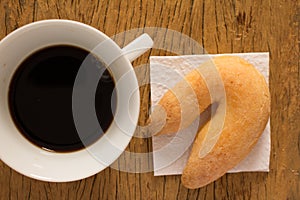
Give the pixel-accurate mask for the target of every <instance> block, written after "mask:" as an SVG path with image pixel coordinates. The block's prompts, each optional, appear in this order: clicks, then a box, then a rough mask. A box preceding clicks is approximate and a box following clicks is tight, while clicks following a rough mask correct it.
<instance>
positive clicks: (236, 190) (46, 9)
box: [0, 0, 300, 200]
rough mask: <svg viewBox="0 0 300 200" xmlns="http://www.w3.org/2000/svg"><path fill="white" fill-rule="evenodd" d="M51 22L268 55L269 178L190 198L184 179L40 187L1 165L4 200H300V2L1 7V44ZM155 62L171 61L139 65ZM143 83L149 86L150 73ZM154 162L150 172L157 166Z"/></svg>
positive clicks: (250, 178)
mask: <svg viewBox="0 0 300 200" xmlns="http://www.w3.org/2000/svg"><path fill="white" fill-rule="evenodd" d="M51 18H60V19H71V20H76V21H80V22H83V23H86V24H89V25H91V26H93V27H95V28H97V29H99V30H101V31H103V32H104V33H106V34H107V35H109V36H112V35H114V34H116V33H119V32H123V31H125V30H130V29H133V28H142V27H164V28H168V29H173V30H176V31H178V32H180V33H183V34H186V35H188V36H190V37H192V38H193V39H195V40H196V41H197V42H199V43H200V44H201V45H203V47H204V48H205V49H206V51H207V52H208V53H228V52H229V53H230V52H261V51H269V52H270V90H271V99H272V103H271V104H272V105H271V106H272V107H271V130H272V135H271V137H272V152H271V163H270V164H271V165H270V173H238V174H227V175H225V176H223V177H222V178H220V179H219V180H217V181H215V182H214V183H212V184H210V185H208V186H206V187H204V188H201V189H198V190H188V189H186V188H184V187H183V186H182V185H181V183H180V176H165V177H154V176H153V173H151V172H149V173H140V174H135V173H126V172H121V171H118V170H115V169H112V168H107V169H106V170H104V171H102V172H100V173H99V174H97V175H95V176H93V177H90V178H87V179H84V180H81V181H76V182H71V183H47V182H40V181H36V180H32V179H30V178H27V177H25V176H22V175H20V174H18V173H16V172H15V171H14V170H12V169H10V168H9V167H7V166H6V165H5V164H4V163H3V162H1V161H0V199H122V200H123V199H168V200H169V199H180V200H181V199H276V200H277V199H299V198H300V175H299V174H300V125H299V124H300V117H299V116H300V103H299V102H300V94H299V93H300V87H299V86H300V60H299V57H300V31H299V26H300V25H299V23H300V1H298V0H289V1H285V0H270V1H263V0H228V1H225V0H219V1H218V0H191V1H183V0H181V1H180V0H174V1H172V0H167V1H161V0H158V1H150V0H140V1H134V0H132V1H131V0H125V1H115V0H112V1H109V0H106V1H100V0H98V1H84V0H65V1H60V0H45V1H40V0H1V1H0V27H1V29H0V39H2V38H4V37H5V36H6V35H7V34H8V33H10V32H12V31H13V30H15V29H16V28H18V27H20V26H22V25H25V24H28V23H30V22H33V21H37V20H42V19H51ZM124 42H125V43H126V41H124ZM127 42H128V41H127ZM174 45H176V44H174ZM185 50H186V51H188V49H185ZM149 55H170V53H169V52H166V51H163V50H158V49H153V50H151V51H149V52H147V53H146V54H145V55H143V56H142V57H140V58H139V59H137V60H136V61H135V62H134V63H133V64H134V65H135V66H138V65H140V64H144V63H147V62H149V61H148V57H149ZM138 76H139V78H141V79H149V69H147V68H146V69H145V70H144V71H142V72H140V73H139V74H138ZM140 92H141V114H140V120H139V124H140V125H145V122H146V120H147V118H148V112H149V110H148V108H149V98H150V91H149V87H148V86H144V87H141V89H140ZM141 131H144V130H143V129H138V130H137V134H140V132H141ZM145 134H146V133H145ZM151 149H152V147H151V140H150V139H147V138H145V139H140V138H135V139H133V140H132V142H131V143H130V145H129V147H128V149H127V150H128V151H131V152H148V151H151ZM147 162H149V163H146V164H148V165H151V160H150V159H149V160H148V161H147ZM144 164H145V163H144ZM137 167H138V166H137Z"/></svg>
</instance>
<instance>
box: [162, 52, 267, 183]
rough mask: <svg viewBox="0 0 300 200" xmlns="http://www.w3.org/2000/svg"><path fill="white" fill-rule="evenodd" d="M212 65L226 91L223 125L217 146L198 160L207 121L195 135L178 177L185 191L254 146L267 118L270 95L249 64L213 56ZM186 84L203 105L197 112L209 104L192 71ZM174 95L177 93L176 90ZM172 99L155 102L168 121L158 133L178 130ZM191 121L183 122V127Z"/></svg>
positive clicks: (212, 177) (217, 173) (222, 170)
mask: <svg viewBox="0 0 300 200" xmlns="http://www.w3.org/2000/svg"><path fill="white" fill-rule="evenodd" d="M213 62H214V64H215V66H216V68H217V69H218V71H219V73H220V76H221V78H222V80H223V83H224V88H225V92H226V116H225V122H224V126H223V129H222V131H221V135H220V137H219V139H218V140H217V143H216V144H215V146H214V147H213V149H212V150H211V151H210V152H209V153H208V154H207V155H205V156H204V157H202V158H200V156H199V152H200V150H201V148H203V147H205V145H207V144H206V143H203V142H204V138H205V136H206V134H207V132H208V130H209V126H210V124H211V122H208V123H207V124H206V125H205V126H204V127H203V128H202V129H201V130H200V132H199V133H198V135H197V136H196V139H195V141H194V144H193V148H192V151H191V154H190V157H189V160H188V163H187V164H186V166H185V168H184V171H183V174H182V178H181V179H182V183H183V184H184V186H186V187H187V188H199V187H202V186H205V185H207V184H209V183H211V182H213V181H214V180H216V179H218V178H219V177H221V176H222V175H224V174H225V173H226V172H227V171H228V170H230V169H232V168H233V167H234V166H236V165H237V164H238V163H239V162H240V161H241V160H242V159H243V158H245V157H246V156H247V154H248V153H249V152H250V150H251V149H252V147H253V146H254V145H255V144H256V142H257V140H258V138H259V137H260V135H261V134H262V132H263V130H264V128H265V126H266V123H267V121H268V118H269V113H270V95H269V89H268V86H267V84H266V81H265V79H264V77H263V76H262V75H261V74H260V73H259V72H258V71H257V70H256V69H255V68H254V67H253V66H252V65H251V64H249V63H248V62H246V61H245V60H243V59H241V58H239V57H233V56H222V57H216V58H214V59H213ZM197 74H198V75H197ZM186 81H187V82H188V83H190V84H191V86H192V88H193V89H194V91H195V93H196V95H197V99H198V101H199V102H202V103H203V102H204V104H203V105H204V106H202V107H200V109H199V113H200V112H202V111H203V108H204V107H205V106H208V105H209V104H211V102H210V95H209V93H208V91H207V87H206V86H203V84H202V83H204V80H203V79H202V77H201V75H199V73H197V72H196V71H192V72H191V73H190V74H188V75H187V77H186ZM183 82H184V81H183ZM198 83H200V84H198ZM180 84H182V83H179V84H177V85H176V86H175V91H176V90H177V89H176V87H178V85H180ZM177 93H180V90H178V91H177ZM205 95H206V96H205ZM174 98H175V96H174V94H173V95H172V94H170V93H167V94H166V96H165V97H164V98H163V99H162V100H161V101H160V102H159V104H160V105H161V106H162V107H164V108H165V109H166V112H167V116H168V121H167V123H166V125H165V127H164V128H163V129H162V131H161V132H160V133H170V132H171V133H172V132H174V131H175V132H176V131H177V130H178V129H179V128H180V127H179V126H176V124H179V123H180V121H178V120H180V117H179V116H178V114H176V111H175V110H178V109H179V110H180V107H179V105H176V104H178V102H179V101H178V100H177V101H174V100H173V99H174ZM179 98H181V97H179ZM170 100H171V101H170ZM170 102H171V103H170ZM185 106H187V105H185ZM192 106H193V105H192ZM216 115H218V112H217V113H216ZM183 116H184V115H183ZM193 117H194V116H193ZM213 117H216V116H213ZM189 120H191V119H189ZM191 122H192V121H188V122H186V125H187V124H189V123H191Z"/></svg>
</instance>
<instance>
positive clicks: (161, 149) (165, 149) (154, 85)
mask: <svg viewBox="0 0 300 200" xmlns="http://www.w3.org/2000/svg"><path fill="white" fill-rule="evenodd" d="M220 55H231V56H239V57H242V58H244V59H245V60H247V61H248V62H250V63H251V64H253V65H254V66H255V67H256V68H257V69H258V70H259V71H260V72H261V73H262V74H263V75H264V76H265V78H266V81H267V82H269V53H235V54H216V55H186V56H152V57H150V78H151V101H152V106H153V107H154V106H155V105H156V104H157V103H158V102H159V100H160V98H161V97H162V96H163V95H164V93H165V92H166V91H167V90H168V88H172V87H173V86H174V85H175V84H176V83H177V82H178V81H180V80H181V79H182V77H183V76H184V75H186V74H187V73H188V72H190V71H191V70H192V69H193V68H195V67H198V66H199V65H200V64H201V63H203V62H205V61H206V60H207V59H209V58H212V57H214V56H220ZM153 107H152V108H153ZM197 126H198V123H197V120H195V122H194V123H193V124H192V125H191V126H189V127H188V128H186V129H184V130H182V131H180V133H179V134H177V135H176V136H175V137H174V136H166V135H162V136H154V137H152V143H153V163H154V176H162V175H174V174H181V173H182V170H183V168H184V166H185V163H186V162H187V159H188V156H189V152H190V148H189V146H190V145H189V144H190V143H191V142H192V140H193V138H194V135H195V130H197ZM182 136H184V137H182ZM187 141H188V142H189V143H188V144H187ZM182 144H184V145H182ZM269 160H270V123H269V122H268V124H267V126H266V129H265V130H264V133H263V134H262V136H261V138H260V139H259V141H258V143H257V145H256V146H255V147H254V148H253V150H252V151H251V152H250V154H249V155H248V156H247V157H246V158H245V159H244V160H243V161H242V162H240V163H239V164H238V165H237V166H236V167H234V168H233V169H232V170H230V171H228V173H236V172H250V171H261V172H268V171H269Z"/></svg>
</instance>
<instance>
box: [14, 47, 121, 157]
mask: <svg viewBox="0 0 300 200" xmlns="http://www.w3.org/2000/svg"><path fill="white" fill-rule="evenodd" d="M88 54H89V52H88V51H86V50H84V49H81V48H78V47H75V46H68V45H60V46H50V47H47V48H44V49H41V50H39V51H37V52H35V53H33V54H32V55H30V56H29V57H27V58H26V59H25V60H24V61H23V62H22V63H21V65H20V66H19V68H18V70H17V71H16V72H15V74H14V76H13V79H12V81H11V84H10V92H9V104H10V105H9V106H10V113H11V116H12V118H13V119H14V122H15V124H16V126H17V127H18V129H19V131H20V132H21V133H22V134H23V135H24V136H25V137H26V138H27V139H28V140H29V141H31V142H32V143H33V144H35V145H37V146H39V147H42V148H46V149H49V150H53V151H58V152H66V151H75V150H79V149H82V148H84V146H86V145H87V144H92V143H93V142H95V141H96V140H98V139H99V138H100V137H101V135H102V134H103V133H105V131H106V130H107V129H108V128H109V126H110V124H111V122H112V121H113V114H114V108H115V107H116V105H115V104H116V101H115V100H113V101H112V100H111V97H112V93H113V90H114V88H115V82H114V80H113V78H112V76H111V74H110V73H109V71H108V70H106V68H105V65H104V64H103V63H102V62H101V61H100V60H99V59H97V58H96V57H94V56H89V57H87V55H88ZM86 57H87V59H91V60H90V62H87V63H89V65H90V66H88V67H90V68H94V70H95V69H97V70H102V71H104V70H105V72H104V73H103V75H102V77H101V78H100V81H99V82H98V86H97V90H96V95H95V109H96V113H97V118H98V122H99V123H100V125H101V128H102V130H103V131H96V133H95V132H90V133H84V134H85V135H84V136H82V135H81V136H80V137H79V135H78V133H77V130H76V127H75V124H74V120H73V114H72V91H73V86H74V81H75V78H76V75H77V72H78V70H79V67H80V66H81V64H82V62H83V61H84V60H85V59H86ZM95 60H96V62H95ZM99 76H100V75H99ZM83 140H84V141H83Z"/></svg>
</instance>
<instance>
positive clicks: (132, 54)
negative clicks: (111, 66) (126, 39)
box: [122, 33, 153, 62]
mask: <svg viewBox="0 0 300 200" xmlns="http://www.w3.org/2000/svg"><path fill="white" fill-rule="evenodd" d="M152 46H153V40H152V39H151V37H150V36H149V35H148V34H147V33H144V34H142V35H141V36H139V37H138V38H136V39H135V40H133V41H132V42H130V43H129V44H128V45H126V46H125V47H124V48H123V49H122V53H123V55H125V56H126V57H127V58H128V60H129V61H130V62H132V61H134V60H135V59H136V58H138V57H139V56H141V55H142V54H143V53H145V52H146V51H147V50H148V49H150V48H151V47H152Z"/></svg>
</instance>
